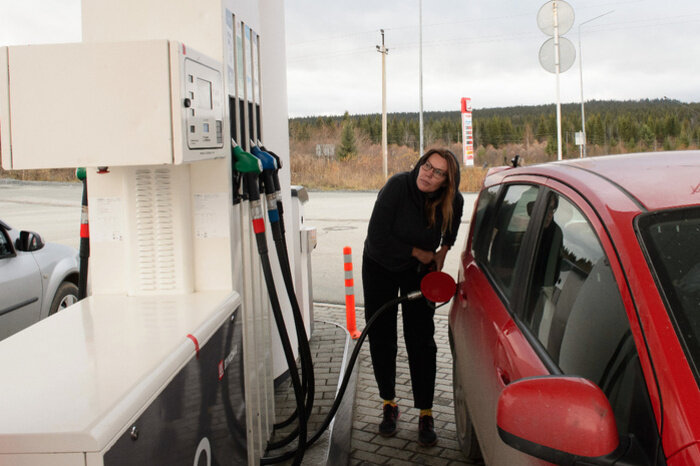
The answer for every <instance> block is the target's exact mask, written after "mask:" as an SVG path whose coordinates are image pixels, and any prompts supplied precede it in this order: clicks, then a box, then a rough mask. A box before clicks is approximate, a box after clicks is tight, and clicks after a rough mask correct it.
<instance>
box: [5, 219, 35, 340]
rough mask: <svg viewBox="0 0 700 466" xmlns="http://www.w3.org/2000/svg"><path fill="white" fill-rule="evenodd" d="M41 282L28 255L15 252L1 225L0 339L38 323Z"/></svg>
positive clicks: (7, 233) (6, 232) (9, 237)
mask: <svg viewBox="0 0 700 466" xmlns="http://www.w3.org/2000/svg"><path fill="white" fill-rule="evenodd" d="M41 297H42V282H41V274H40V271H39V267H38V266H37V264H36V261H35V260H34V257H33V256H32V254H31V253H28V252H22V251H16V250H15V248H14V245H13V244H12V240H11V236H10V234H9V232H8V231H7V230H6V229H5V228H4V227H3V226H0V340H2V339H4V338H7V337H8V336H10V335H12V334H14V333H17V332H19V331H20V330H22V329H24V328H26V327H29V326H30V325H32V324H34V323H35V322H38V321H39V318H40V315H41Z"/></svg>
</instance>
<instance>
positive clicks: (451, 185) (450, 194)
mask: <svg viewBox="0 0 700 466" xmlns="http://www.w3.org/2000/svg"><path fill="white" fill-rule="evenodd" d="M433 154H438V155H439V156H440V157H442V158H443V159H445V161H446V162H447V178H445V182H444V183H445V185H444V186H443V187H442V188H441V189H440V191H438V192H439V193H440V194H439V195H438V196H436V197H434V198H427V199H426V201H425V211H426V214H427V216H428V227H432V226H433V225H435V212H436V210H437V209H438V208H439V209H440V211H441V212H442V225H441V226H440V230H441V232H442V234H443V235H444V234H445V232H446V231H447V230H449V229H450V228H451V227H452V204H453V201H454V198H455V194H456V192H457V186H455V181H456V179H457V170H459V167H458V166H457V159H456V158H455V156H454V154H452V152H450V151H449V150H447V149H430V150H429V151H428V152H426V153H425V154H423V156H422V157H421V158H420V159H419V160H418V166H419V167H420V166H421V165H423V164H424V163H425V162H426V161H427V160H428V159H429V158H430V156H431V155H433Z"/></svg>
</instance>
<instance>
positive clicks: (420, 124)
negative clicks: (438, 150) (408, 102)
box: [418, 0, 423, 156]
mask: <svg viewBox="0 0 700 466" xmlns="http://www.w3.org/2000/svg"><path fill="white" fill-rule="evenodd" d="M418 88H419V90H418V94H419V98H418V100H419V104H420V107H419V110H420V111H419V112H418V127H419V130H420V152H419V153H418V155H419V156H421V155H423V0H418Z"/></svg>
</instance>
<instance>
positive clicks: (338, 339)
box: [275, 304, 471, 466]
mask: <svg viewBox="0 0 700 466" xmlns="http://www.w3.org/2000/svg"><path fill="white" fill-rule="evenodd" d="M448 309H449V306H443V307H441V308H439V309H438V310H437V312H436V314H435V340H436V343H437V346H438V353H437V377H436V387H435V398H434V405H433V416H434V418H435V430H436V433H437V434H438V443H437V445H436V446H434V447H430V448H425V447H421V446H420V445H418V442H417V438H418V414H419V412H418V410H417V409H416V408H414V407H413V399H412V395H411V384H410V377H409V372H408V359H407V356H406V349H405V345H404V343H403V331H402V329H401V326H400V325H399V352H398V357H397V402H398V404H399V408H400V410H401V415H400V418H399V424H398V428H399V430H398V432H397V434H396V436H394V437H391V438H384V437H382V436H380V435H379V434H377V426H378V424H379V422H380V420H381V400H380V399H379V395H378V392H377V388H376V383H375V381H374V375H373V373H372V367H371V362H370V356H369V347H368V343H367V342H366V341H365V343H364V344H363V346H362V349H361V351H360V356H359V358H358V362H357V364H356V366H357V367H356V368H355V371H357V374H356V377H357V382H356V392H355V399H354V404H353V405H352V406H353V409H352V420H349V419H347V418H343V419H340V418H338V417H336V420H335V423H347V422H352V429H351V439H350V453H349V455H348V457H347V464H350V465H353V466H355V465H406V466H408V465H418V464H421V465H426V464H427V465H445V466H451V465H460V464H471V463H469V462H467V461H466V460H465V459H464V457H463V456H462V454H461V452H460V451H459V447H458V445H457V439H456V433H455V421H454V403H453V399H452V356H451V355H450V348H449V341H448V336H447V314H448ZM362 316H363V311H362V310H361V309H358V310H357V323H358V327H359V329H360V330H362V328H364V319H363V317H362ZM314 319H315V328H314V332H313V334H312V337H311V341H310V345H311V349H312V353H313V355H314V366H315V374H316V397H315V400H316V402H315V407H314V411H313V414H312V416H311V419H310V428H309V431H310V432H315V431H316V430H317V427H318V426H319V425H320V423H321V422H322V420H323V418H325V414H326V413H327V412H328V409H330V405H331V404H332V402H333V399H334V397H335V391H336V389H337V379H338V374H339V373H340V370H341V363H342V361H343V350H344V347H345V345H346V338H347V332H346V330H345V329H344V326H345V309H344V308H342V307H340V306H333V305H322V304H316V305H315V307H314ZM399 322H401V319H399ZM354 345H355V342H354V341H350V343H349V348H348V350H347V357H348V358H349V357H350V352H352V350H353V348H354ZM275 403H276V408H277V410H278V412H279V413H280V414H278V419H277V422H279V421H281V420H283V419H286V418H287V417H288V415H289V413H291V412H293V411H294V406H295V402H294V393H293V391H292V389H291V383H290V382H289V380H286V381H284V382H282V383H281V384H280V385H279V386H278V388H277V391H276V397H275ZM292 427H293V426H292ZM345 427H347V425H345ZM290 429H291V427H290V428H287V429H286V430H284V431H283V432H285V431H288V430H290ZM279 437H280V435H279V434H277V433H276V434H275V438H279ZM293 445H295V444H293ZM327 451H328V439H327V437H326V438H321V439H319V442H317V445H315V446H313V447H312V448H311V449H310V451H309V452H307V454H306V456H305V457H304V462H303V464H305V465H317V464H326V455H327ZM282 464H285V465H286V464H291V461H288V462H285V463H282ZM328 464H330V463H328ZM333 466H336V465H335V464H333Z"/></svg>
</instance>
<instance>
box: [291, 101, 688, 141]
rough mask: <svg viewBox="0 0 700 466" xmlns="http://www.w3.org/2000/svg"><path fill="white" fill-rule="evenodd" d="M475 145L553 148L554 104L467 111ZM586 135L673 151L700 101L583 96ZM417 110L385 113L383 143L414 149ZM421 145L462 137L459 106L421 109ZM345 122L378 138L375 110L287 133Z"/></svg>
mask: <svg viewBox="0 0 700 466" xmlns="http://www.w3.org/2000/svg"><path fill="white" fill-rule="evenodd" d="M561 111H562V142H563V144H565V145H567V146H570V148H572V147H573V145H574V135H575V133H576V132H578V131H581V106H580V104H563V105H562V109H561ZM472 117H473V124H474V128H473V131H474V145H475V147H477V148H478V147H489V146H492V147H493V148H499V147H502V146H506V145H508V144H524V145H526V146H527V145H529V144H533V143H546V147H547V152H548V153H550V154H551V153H556V135H557V121H556V108H555V106H554V104H551V105H537V106H518V107H503V108H489V109H476V110H474V111H473V114H472ZM585 118H586V140H587V144H589V145H597V146H601V147H606V148H609V147H614V146H618V145H622V146H624V148H625V149H627V150H661V149H662V148H663V149H664V150H674V149H682V148H687V147H689V146H694V147H697V146H699V145H700V124H699V123H700V103H684V102H680V101H677V100H670V99H656V100H648V99H646V100H637V101H597V100H594V101H589V102H586V105H585ZM418 119H419V118H418V113H391V114H389V115H388V116H387V142H388V143H389V144H395V145H397V146H408V147H412V148H414V149H417V148H418V145H419V139H420V135H419V126H418ZM423 122H424V123H423V133H424V134H423V137H424V141H425V146H426V147H428V146H430V145H433V144H444V145H446V146H447V145H450V144H454V143H460V142H461V139H462V130H461V116H460V113H459V111H444V112H424V113H423ZM347 124H351V125H352V127H353V128H354V130H355V131H356V132H358V133H359V134H361V135H364V136H365V137H367V138H368V139H369V141H370V142H371V143H373V144H379V143H381V136H382V118H381V114H371V115H348V114H347V112H346V113H345V115H342V116H322V117H304V118H292V119H290V121H289V131H290V138H291V139H292V140H293V141H294V140H296V141H308V140H309V139H310V138H311V137H312V134H318V130H319V129H322V128H323V127H324V126H325V127H335V128H338V127H339V126H345V125H347Z"/></svg>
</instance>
